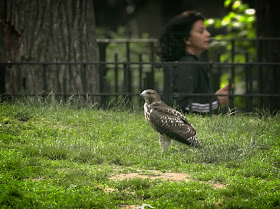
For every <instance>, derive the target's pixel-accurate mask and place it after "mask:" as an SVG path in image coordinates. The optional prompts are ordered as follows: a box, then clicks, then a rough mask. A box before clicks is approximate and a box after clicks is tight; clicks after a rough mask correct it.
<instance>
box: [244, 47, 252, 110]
mask: <svg viewBox="0 0 280 209" xmlns="http://www.w3.org/2000/svg"><path fill="white" fill-rule="evenodd" d="M245 60H246V63H248V62H249V54H248V53H246V54H245ZM245 75H246V94H252V93H253V74H252V66H251V65H246V73H245ZM246 107H247V108H246V109H247V111H248V112H252V111H253V97H252V96H249V97H247V98H246Z"/></svg>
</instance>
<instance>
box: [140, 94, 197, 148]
mask: <svg viewBox="0 0 280 209" xmlns="http://www.w3.org/2000/svg"><path fill="white" fill-rule="evenodd" d="M140 96H142V97H143V98H144V100H145V104H144V115H145V118H146V121H147V122H148V123H149V124H150V125H151V126H152V128H153V129H154V130H155V131H157V132H158V135H159V143H160V146H161V147H162V149H163V150H167V149H168V148H169V146H170V144H171V140H172V139H174V140H176V141H179V142H181V143H184V144H187V145H191V146H195V147H199V146H200V143H199V141H198V140H197V139H196V130H195V128H194V127H193V125H192V124H191V123H190V122H189V121H188V120H187V118H186V117H185V116H184V115H183V114H182V113H180V112H179V111H177V110H175V109H173V108H171V107H169V106H168V105H166V104H165V103H164V102H163V101H161V99H160V96H159V94H158V93H157V92H156V91H155V90H152V89H146V90H144V91H143V92H142V93H141V94H140Z"/></svg>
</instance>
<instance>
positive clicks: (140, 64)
mask: <svg viewBox="0 0 280 209" xmlns="http://www.w3.org/2000/svg"><path fill="white" fill-rule="evenodd" d="M138 59H139V84H138V85H139V89H140V91H143V85H142V82H143V63H142V62H143V58H142V54H139V55H138ZM142 101H143V100H142V99H141V98H140V97H139V104H141V103H142Z"/></svg>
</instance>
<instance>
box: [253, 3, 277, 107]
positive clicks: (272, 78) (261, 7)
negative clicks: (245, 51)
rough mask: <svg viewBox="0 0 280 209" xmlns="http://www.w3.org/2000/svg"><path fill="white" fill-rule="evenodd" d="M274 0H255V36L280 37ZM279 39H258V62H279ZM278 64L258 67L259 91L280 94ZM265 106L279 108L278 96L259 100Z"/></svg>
mask: <svg viewBox="0 0 280 209" xmlns="http://www.w3.org/2000/svg"><path fill="white" fill-rule="evenodd" d="M277 3H278V2H277V1H274V0H266V1H263V0H255V6H256V18H257V21H256V22H257V37H280V28H279V27H278V26H277V25H278V22H279V19H280V13H279V11H278V10H279V9H278V6H277ZM279 48H280V41H279V40H263V41H262V40H261V41H258V48H257V51H258V61H259V62H278V63H279V62H280V51H279ZM279 80H280V66H279V65H278V66H277V65H275V66H269V67H261V68H260V69H259V92H260V93H266V94H280V85H279ZM261 104H263V106H264V107H265V108H270V110H271V111H272V112H273V111H274V110H278V111H279V110H280V98H279V97H266V98H265V99H263V101H261Z"/></svg>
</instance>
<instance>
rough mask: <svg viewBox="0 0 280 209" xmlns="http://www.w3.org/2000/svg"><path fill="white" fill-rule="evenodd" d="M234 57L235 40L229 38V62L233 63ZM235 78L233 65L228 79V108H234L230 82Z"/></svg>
mask: <svg viewBox="0 0 280 209" xmlns="http://www.w3.org/2000/svg"><path fill="white" fill-rule="evenodd" d="M234 58H235V40H231V62H232V63H234ZM234 79H235V66H234V65H232V66H231V78H230V80H229V87H230V88H229V90H230V92H231V93H230V94H231V95H230V97H229V108H230V109H233V108H234V96H233V93H234V92H233V88H232V84H233V83H234Z"/></svg>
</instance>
